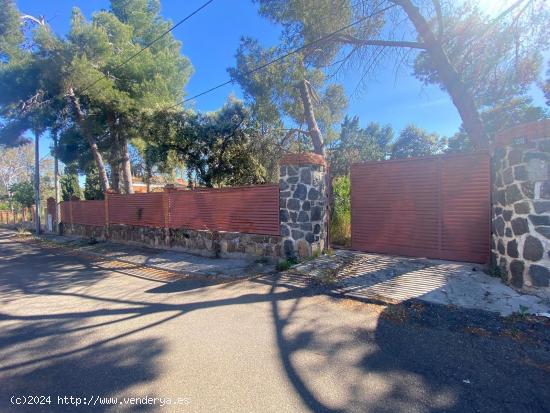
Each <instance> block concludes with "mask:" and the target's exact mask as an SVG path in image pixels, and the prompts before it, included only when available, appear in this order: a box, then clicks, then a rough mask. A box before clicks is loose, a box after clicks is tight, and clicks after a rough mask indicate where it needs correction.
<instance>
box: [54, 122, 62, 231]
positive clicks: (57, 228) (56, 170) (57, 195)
mask: <svg viewBox="0 0 550 413" xmlns="http://www.w3.org/2000/svg"><path fill="white" fill-rule="evenodd" d="M53 149H54V181H55V232H57V233H59V232H60V231H61V228H60V226H59V224H60V223H61V205H60V204H59V203H60V202H61V185H60V182H59V158H58V157H57V133H54V134H53Z"/></svg>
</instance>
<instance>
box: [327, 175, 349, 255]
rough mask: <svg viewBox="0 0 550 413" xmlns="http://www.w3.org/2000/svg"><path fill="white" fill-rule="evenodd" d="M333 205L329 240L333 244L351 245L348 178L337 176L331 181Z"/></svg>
mask: <svg viewBox="0 0 550 413" xmlns="http://www.w3.org/2000/svg"><path fill="white" fill-rule="evenodd" d="M332 192H333V196H334V204H333V206H332V219H331V222H330V238H331V242H332V243H334V244H339V245H343V246H346V247H349V246H350V245H351V198H350V196H351V183H350V178H349V176H347V175H346V176H339V177H336V178H334V179H333V181H332Z"/></svg>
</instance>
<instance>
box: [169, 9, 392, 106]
mask: <svg viewBox="0 0 550 413" xmlns="http://www.w3.org/2000/svg"><path fill="white" fill-rule="evenodd" d="M394 6H395V5H391V6H388V7H386V8H384V9H382V10H378V11H377V12H375V13H373V14H370V15H368V16H364V17H362V18H360V19H359V20H356V21H354V22H353V23H350V24H348V25H346V26H344V27H341V28H340V29H338V30H335V31H333V32H332V33H329V34H326V35H324V36H321V37H320V38H318V39H316V40H313V41H311V42H309V43H306V44H304V45H302V46H300V47H298V48H297V49H294V50H291V51H290V52H288V53H285V54H284V55H281V56H279V57H276V58H275V59H273V60H270V61H269V62H266V63H264V64H262V65H260V66H258V67H255V68H254V69H250V70H249V71H247V72H245V73H244V76H248V75H251V74H252V73H255V72H257V71H259V70H262V69H264V68H266V67H267V66H270V65H272V64H273V63H277V62H280V61H281V60H284V59H286V58H287V57H289V56H292V55H294V54H296V53H299V52H301V51H302V50H304V49H307V48H308V47H311V46H313V45H315V44H317V43H320V42H323V41H325V40H327V39H329V38H331V37H332V36H334V35H336V34H338V33H340V32H343V31H344V30H347V29H349V28H350V27H353V26H355V25H357V24H359V23H362V22H364V21H365V20H367V19H370V18H372V17H374V16H375V15H377V14H380V13H384V12H385V11H386V10H388V9H391V8H392V7H394ZM233 82H234V80H233V79H229V80H227V81H225V82H223V83H220V84H219V85H216V86H214V87H211V88H210V89H207V90H205V91H204V92H201V93H198V94H196V95H194V96H191V97H189V98H186V99H183V100H182V101H180V102H178V103H176V104H174V105H172V106H168V107H167V108H166V109H172V108H174V107H176V106H179V105H181V104H184V103H186V102H189V101H190V100H194V99H196V98H198V97H200V96H203V95H206V94H208V93H210V92H213V91H214V90H217V89H219V88H221V87H224V86H227V85H229V84H231V83H233Z"/></svg>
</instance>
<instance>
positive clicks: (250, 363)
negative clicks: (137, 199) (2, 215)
mask: <svg viewBox="0 0 550 413" xmlns="http://www.w3.org/2000/svg"><path fill="white" fill-rule="evenodd" d="M392 311H395V310H392ZM398 315H399V314H397V316H396V314H393V313H388V308H385V307H383V306H378V305H373V304H363V303H357V302H353V301H349V300H339V299H335V298H330V297H327V296H326V295H323V294H320V293H319V292H318V291H317V290H315V289H312V288H307V287H305V286H303V285H302V284H301V283H300V282H299V281H296V280H293V279H292V278H284V277H283V278H279V277H276V276H271V277H268V276H264V277H261V278H258V279H255V280H251V281H239V282H233V283H223V284H219V283H218V284H215V283H212V282H209V281H207V280H203V281H201V280H184V281H166V280H162V279H154V277H152V276H151V274H150V273H149V272H148V271H146V270H143V271H142V272H139V271H138V272H136V271H133V272H131V271H130V272H128V271H126V270H125V269H122V270H118V269H116V266H115V267H114V268H111V269H106V268H103V267H98V266H97V265H95V264H94V263H93V262H92V261H90V260H89V259H87V258H85V257H82V256H75V255H71V254H67V253H64V252H63V251H60V250H55V249H48V248H44V247H41V246H39V245H37V244H30V243H20V242H16V241H15V240H14V239H13V238H12V237H11V235H10V233H8V232H5V231H2V230H0V411H2V412H11V411H13V412H27V411H28V412H39V411H40V412H42V411H44V412H63V411H71V412H80V411H83V412H84V411H94V412H95V411H98V412H101V411H124V412H127V411H162V412H164V411H166V412H172V411H174V412H176V411H178V412H185V411H189V412H222V411H223V412H277V413H280V412H304V411H319V412H320V411H331V412H344V411H356V412H368V411H372V412H386V411H387V412H399V411H402V412H433V411H438V412H439V411H456V412H477V411H482V412H483V411H488V412H489V411H491V412H493V411H494V412H506V411H510V412H520V411H521V412H528V411H532V412H539V411H545V409H546V411H548V408H549V407H550V379H549V376H550V371H549V366H550V364H549V363H548V361H549V354H548V351H549V350H548V347H544V346H541V345H539V344H537V343H529V342H521V341H517V340H513V339H511V338H509V337H493V336H490V337H487V336H485V335H483V334H481V335H476V334H471V333H467V332H465V331H463V330H462V329H457V328H452V327H451V325H450V324H449V321H448V320H445V319H441V322H440V323H439V322H438V323H437V324H436V325H433V326H431V327H430V326H428V327H427V326H421V325H418V324H415V323H409V322H407V321H406V320H401V321H400V320H399V317H398ZM29 396H33V397H29ZM48 396H49V402H48V398H47V397H48ZM71 396H72V399H71V398H70V397H71ZM29 401H31V402H35V403H42V404H38V405H37V404H33V405H30V404H28V403H29ZM16 403H19V404H16ZM71 403H72V404H71ZM76 403H80V405H79V406H76ZM162 404H164V406H162Z"/></svg>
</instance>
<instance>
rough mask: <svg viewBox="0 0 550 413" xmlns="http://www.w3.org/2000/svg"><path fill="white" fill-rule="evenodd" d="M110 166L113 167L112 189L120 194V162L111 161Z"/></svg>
mask: <svg viewBox="0 0 550 413" xmlns="http://www.w3.org/2000/svg"><path fill="white" fill-rule="evenodd" d="M109 166H110V167H111V189H112V190H113V191H115V192H117V193H120V171H119V167H118V162H116V161H111V162H109Z"/></svg>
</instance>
